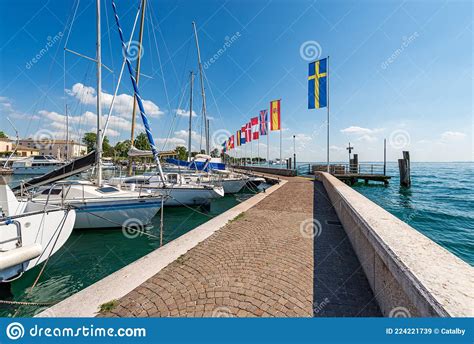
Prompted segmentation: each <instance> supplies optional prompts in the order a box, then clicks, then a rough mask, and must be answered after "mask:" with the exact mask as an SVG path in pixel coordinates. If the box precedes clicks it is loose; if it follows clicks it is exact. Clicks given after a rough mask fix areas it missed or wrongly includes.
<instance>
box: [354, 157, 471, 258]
mask: <svg viewBox="0 0 474 344" xmlns="http://www.w3.org/2000/svg"><path fill="white" fill-rule="evenodd" d="M387 171H388V172H387V174H388V175H390V176H392V177H393V178H392V179H391V181H390V184H389V186H388V187H384V186H381V185H380V184H378V185H377V184H375V183H374V184H372V185H363V184H357V185H355V186H354V189H356V190H357V191H358V192H360V193H361V194H363V195H364V196H366V197H367V198H369V199H370V200H372V201H373V202H375V203H377V204H378V205H380V206H381V207H382V208H384V209H386V210H387V211H389V212H390V213H392V214H393V215H395V216H397V217H398V218H400V219H401V220H403V221H405V222H407V223H408V224H410V225H411V226H412V227H414V228H415V229H417V230H418V231H420V232H421V233H423V234H424V235H426V236H427V237H428V238H430V239H432V240H433V241H435V242H437V243H438V244H440V245H441V246H443V247H445V248H446V249H448V250H449V251H451V252H452V253H454V254H455V255H457V256H458V257H459V258H461V259H463V260H464V261H466V262H467V263H469V264H470V265H474V163H472V162H466V163H412V164H411V177H412V186H411V187H410V188H403V187H400V179H399V174H398V165H397V164H396V163H389V164H388V166H387Z"/></svg>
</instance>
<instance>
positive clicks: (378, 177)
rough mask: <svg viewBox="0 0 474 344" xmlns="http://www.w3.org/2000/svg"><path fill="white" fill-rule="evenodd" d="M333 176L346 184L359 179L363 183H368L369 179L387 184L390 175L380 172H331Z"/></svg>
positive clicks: (351, 183) (352, 183)
mask: <svg viewBox="0 0 474 344" xmlns="http://www.w3.org/2000/svg"><path fill="white" fill-rule="evenodd" d="M333 176H334V177H336V178H337V179H339V180H341V181H343V182H344V183H346V184H349V185H354V184H355V183H357V182H358V181H359V180H363V181H364V183H365V184H369V181H374V182H382V183H383V184H384V185H388V182H389V180H390V178H392V177H390V176H385V175H382V174H365V173H347V174H333Z"/></svg>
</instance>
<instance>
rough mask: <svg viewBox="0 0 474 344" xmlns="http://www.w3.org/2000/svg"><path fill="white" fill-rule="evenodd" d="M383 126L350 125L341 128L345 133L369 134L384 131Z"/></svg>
mask: <svg viewBox="0 0 474 344" xmlns="http://www.w3.org/2000/svg"><path fill="white" fill-rule="evenodd" d="M383 130H384V129H383V128H374V129H370V128H363V127H357V126H350V127H348V128H345V129H341V133H345V134H356V135H368V134H377V133H379V132H381V131H383Z"/></svg>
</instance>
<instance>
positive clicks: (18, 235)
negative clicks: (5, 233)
mask: <svg viewBox="0 0 474 344" xmlns="http://www.w3.org/2000/svg"><path fill="white" fill-rule="evenodd" d="M11 224H13V225H15V227H16V237H14V238H10V239H7V240H3V241H0V245H3V244H6V243H9V242H12V241H18V242H17V243H16V247H21V246H22V244H23V238H22V235H21V224H20V222H19V221H17V220H12V219H6V220H3V221H1V222H0V226H8V225H11Z"/></svg>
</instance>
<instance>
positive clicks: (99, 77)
mask: <svg viewBox="0 0 474 344" xmlns="http://www.w3.org/2000/svg"><path fill="white" fill-rule="evenodd" d="M96 5H97V147H96V153H97V158H96V162H97V164H96V165H97V174H96V177H97V185H99V186H100V185H102V118H101V117H102V106H101V93H102V55H101V50H102V47H101V36H100V35H101V33H100V0H96Z"/></svg>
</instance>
